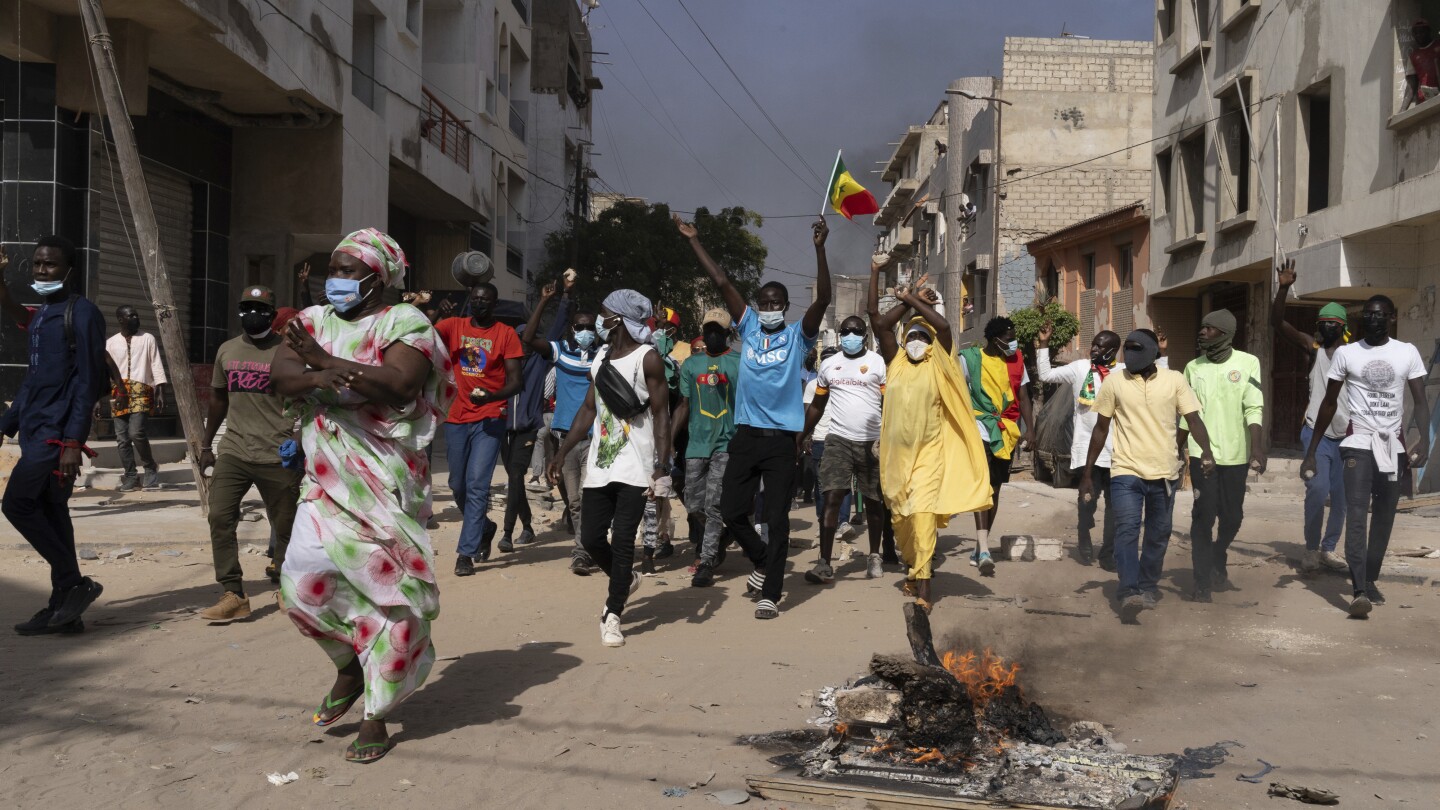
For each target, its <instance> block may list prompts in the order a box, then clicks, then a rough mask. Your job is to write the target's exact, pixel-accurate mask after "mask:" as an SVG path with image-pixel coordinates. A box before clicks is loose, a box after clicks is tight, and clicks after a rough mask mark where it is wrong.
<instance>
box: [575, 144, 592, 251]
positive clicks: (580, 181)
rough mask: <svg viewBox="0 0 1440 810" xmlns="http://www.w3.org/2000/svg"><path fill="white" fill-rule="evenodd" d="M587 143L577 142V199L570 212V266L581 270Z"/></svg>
mask: <svg viewBox="0 0 1440 810" xmlns="http://www.w3.org/2000/svg"><path fill="white" fill-rule="evenodd" d="M588 196H590V195H589V194H587V193H586V190H585V144H584V143H583V142H581V143H576V144H575V200H574V206H573V208H572V210H571V213H570V217H571V219H570V228H571V230H570V267H571V268H572V269H574V270H575V272H577V273H578V272H580V268H579V267H576V265H578V264H580V225H581V221H582V220H583V219H584V218H585V198H586V197H588Z"/></svg>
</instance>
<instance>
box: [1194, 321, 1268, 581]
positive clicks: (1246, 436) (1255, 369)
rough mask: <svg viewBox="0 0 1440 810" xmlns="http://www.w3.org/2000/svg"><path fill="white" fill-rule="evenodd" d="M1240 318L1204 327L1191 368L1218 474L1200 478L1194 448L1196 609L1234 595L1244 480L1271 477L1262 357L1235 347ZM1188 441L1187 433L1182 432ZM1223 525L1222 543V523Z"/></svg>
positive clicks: (1212, 323)
mask: <svg viewBox="0 0 1440 810" xmlns="http://www.w3.org/2000/svg"><path fill="white" fill-rule="evenodd" d="M1234 338H1235V316H1234V315H1232V314H1230V310H1228V309H1217V310H1215V311H1214V312H1212V313H1210V314H1209V315H1206V316H1205V318H1204V319H1203V320H1202V321H1201V322H1200V350H1201V351H1202V352H1204V354H1202V355H1201V356H1199V357H1197V358H1195V359H1194V360H1191V361H1190V362H1189V363H1187V364H1186V365H1185V382H1187V383H1189V385H1190V390H1192V391H1194V392H1195V398H1196V399H1198V400H1200V421H1202V422H1204V423H1205V428H1206V429H1207V430H1208V431H1210V449H1211V450H1212V451H1213V452H1214V453H1215V474H1214V475H1211V476H1210V477H1209V478H1208V479H1207V478H1203V477H1202V476H1200V475H1197V473H1198V472H1199V464H1200V460H1199V459H1198V458H1196V456H1198V455H1199V454H1200V448H1199V446H1197V445H1196V443H1195V442H1193V441H1192V442H1190V443H1189V445H1190V480H1191V481H1194V482H1195V505H1194V507H1193V508H1192V509H1191V512H1190V561H1191V563H1192V564H1193V565H1194V567H1195V592H1194V594H1193V595H1192V598H1193V599H1194V600H1195V601H1196V602H1209V601H1210V591H1211V589H1212V588H1214V589H1216V590H1228V589H1229V588H1230V577H1229V572H1228V570H1227V568H1226V562H1227V552H1228V551H1229V549H1230V544H1231V543H1233V542H1234V541H1235V535H1237V534H1239V533H1240V521H1241V520H1242V519H1243V518H1244V517H1245V476H1246V475H1247V473H1248V472H1249V471H1250V470H1254V471H1255V473H1256V474H1257V475H1258V474H1260V473H1263V472H1265V463H1266V461H1265V444H1264V442H1263V441H1262V438H1261V435H1260V425H1261V423H1262V422H1263V421H1264V414H1265V395H1264V394H1263V393H1262V392H1261V390H1260V358H1258V357H1256V356H1255V355H1253V354H1248V353H1246V352H1242V351H1240V350H1239V349H1236V348H1234V347H1233V346H1232V345H1231V342H1232V341H1233V340H1234ZM1180 436H1181V439H1182V441H1183V440H1184V437H1185V431H1184V430H1183V429H1182V430H1181V431H1180ZM1217 519H1218V520H1219V523H1220V533H1219V535H1218V537H1217V536H1216V533H1215V523H1216V520H1217Z"/></svg>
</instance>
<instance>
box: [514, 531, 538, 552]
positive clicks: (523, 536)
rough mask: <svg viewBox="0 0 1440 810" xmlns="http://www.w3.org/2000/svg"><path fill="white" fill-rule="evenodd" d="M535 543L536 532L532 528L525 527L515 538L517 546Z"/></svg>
mask: <svg viewBox="0 0 1440 810" xmlns="http://www.w3.org/2000/svg"><path fill="white" fill-rule="evenodd" d="M534 543H535V532H533V531H531V530H530V529H524V530H522V531H521V532H520V536H519V537H517V538H515V547H516V548H519V547H520V546H529V545H534Z"/></svg>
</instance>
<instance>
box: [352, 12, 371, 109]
mask: <svg viewBox="0 0 1440 810" xmlns="http://www.w3.org/2000/svg"><path fill="white" fill-rule="evenodd" d="M376 22H377V20H376V17H375V15H373V14H356V15H355V22H354V24H353V25H352V26H351V28H350V64H351V68H350V94H351V95H353V96H355V98H357V99H359V100H360V103H361V104H364V105H365V106H366V107H369V108H370V109H372V110H373V109H375V28H376Z"/></svg>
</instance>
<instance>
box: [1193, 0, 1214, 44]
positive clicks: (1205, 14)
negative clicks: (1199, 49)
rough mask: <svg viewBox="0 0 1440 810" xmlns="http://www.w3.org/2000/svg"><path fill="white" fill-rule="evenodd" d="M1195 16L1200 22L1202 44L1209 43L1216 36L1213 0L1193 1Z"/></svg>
mask: <svg viewBox="0 0 1440 810" xmlns="http://www.w3.org/2000/svg"><path fill="white" fill-rule="evenodd" d="M1193 2H1194V4H1195V6H1194V14H1195V16H1196V17H1197V18H1198V19H1199V21H1200V28H1199V31H1198V33H1199V34H1200V41H1201V42H1209V41H1210V40H1211V38H1212V37H1213V36H1214V34H1215V8H1214V3H1213V2H1212V0H1193Z"/></svg>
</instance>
